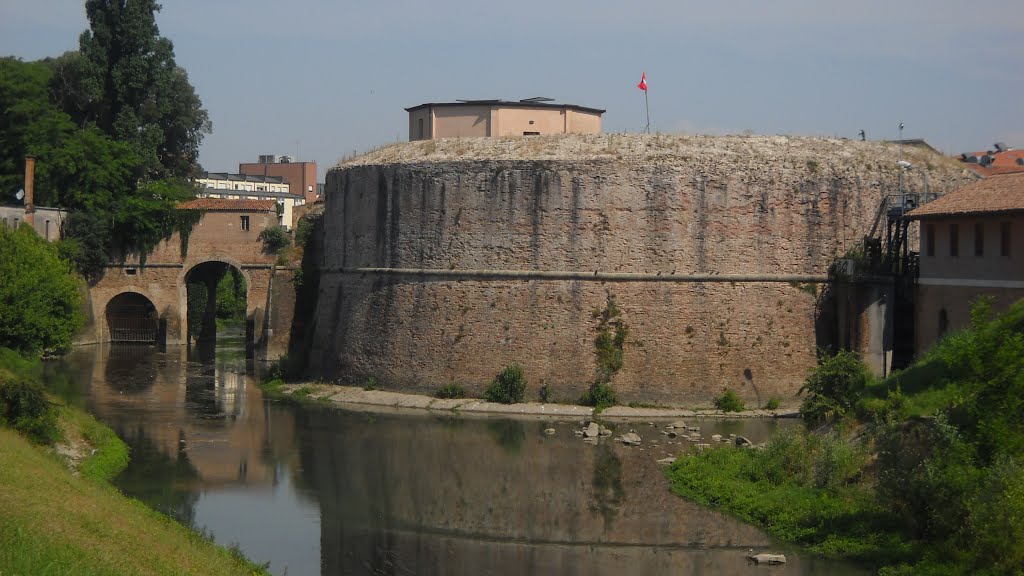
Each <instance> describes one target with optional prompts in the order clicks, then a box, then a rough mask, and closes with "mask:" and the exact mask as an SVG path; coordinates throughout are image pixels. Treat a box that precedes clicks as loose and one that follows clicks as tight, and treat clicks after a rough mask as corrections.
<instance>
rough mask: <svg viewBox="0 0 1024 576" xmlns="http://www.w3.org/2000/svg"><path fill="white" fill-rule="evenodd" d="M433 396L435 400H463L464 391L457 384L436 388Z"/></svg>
mask: <svg viewBox="0 0 1024 576" xmlns="http://www.w3.org/2000/svg"><path fill="white" fill-rule="evenodd" d="M434 396H435V397H437V398H465V397H466V391H465V390H463V388H462V386H459V385H458V384H448V385H446V386H441V387H440V388H438V389H437V392H434Z"/></svg>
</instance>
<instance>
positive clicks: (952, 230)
mask: <svg viewBox="0 0 1024 576" xmlns="http://www.w3.org/2000/svg"><path fill="white" fill-rule="evenodd" d="M949 255H950V256H954V257H956V256H959V255H960V226H959V225H957V224H950V225H949Z"/></svg>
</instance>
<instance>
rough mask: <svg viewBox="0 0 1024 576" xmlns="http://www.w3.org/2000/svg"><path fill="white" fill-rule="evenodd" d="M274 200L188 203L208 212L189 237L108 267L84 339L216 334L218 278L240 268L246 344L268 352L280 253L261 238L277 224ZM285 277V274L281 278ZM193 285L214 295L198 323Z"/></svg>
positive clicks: (169, 340) (161, 339) (93, 295)
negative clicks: (143, 260) (268, 248)
mask: <svg viewBox="0 0 1024 576" xmlns="http://www.w3.org/2000/svg"><path fill="white" fill-rule="evenodd" d="M274 204H275V203H274V201H272V200H267V201H264V200H219V199H209V198H204V199H197V200H194V201H191V202H187V203H185V204H183V205H181V208H182V209H192V210H202V212H203V215H202V217H201V219H200V220H199V222H198V223H197V224H196V225H195V226H193V228H192V230H191V231H190V233H189V234H188V237H187V241H185V242H183V241H182V238H181V236H180V235H179V234H177V233H175V234H174V235H173V236H172V237H171V238H170V239H168V240H166V241H164V242H161V243H160V245H158V246H157V247H156V249H155V250H154V251H153V252H152V253H151V254H149V255H148V257H147V259H146V263H145V264H142V263H141V262H140V261H139V259H138V258H137V257H136V258H131V259H128V260H127V261H126V262H124V263H120V264H110V265H108V266H107V267H106V269H105V271H104V273H103V275H102V277H101V278H99V280H97V281H96V282H95V283H94V284H92V285H91V286H90V288H89V305H90V308H91V313H92V314H91V317H92V322H91V326H88V327H87V330H86V332H85V333H84V334H82V337H80V339H79V341H80V342H81V343H86V342H138V343H161V344H164V343H165V344H168V345H173V344H184V343H187V342H189V340H190V338H191V339H192V340H195V339H196V338H197V333H198V334H202V337H204V338H207V337H212V336H213V334H214V333H215V331H216V326H215V316H214V314H213V312H214V309H215V308H216V294H217V283H218V281H219V280H220V279H221V278H222V277H223V276H224V275H225V274H226V273H228V272H229V271H230V270H232V269H234V270H236V271H237V272H238V273H237V274H235V275H234V276H235V277H240V278H241V279H244V286H245V317H246V336H247V349H248V350H250V351H253V350H257V349H262V350H263V351H266V348H267V345H268V341H269V339H270V336H271V335H272V334H273V329H272V325H271V324H270V322H269V320H270V318H269V316H268V314H267V311H268V310H271V309H272V308H273V306H274V302H273V293H274V290H273V286H274V282H275V265H274V263H275V260H276V256H275V255H273V254H267V253H265V252H264V251H263V244H262V242H260V241H259V239H258V236H259V234H260V232H261V231H262V230H264V229H265V228H268V227H272V226H275V225H277V223H278V217H277V211H276V207H275V205H274ZM285 278H287V277H284V278H282V275H280V274H278V282H287V280H286V279H285ZM189 284H193V285H196V284H198V285H199V286H200V289H201V288H202V287H205V289H206V293H207V296H208V297H209V301H208V303H207V304H208V305H207V306H206V307H205V310H203V311H202V318H201V319H199V318H197V319H194V320H193V322H191V323H190V322H189V321H188V315H189V294H188V292H189V290H188V285H189ZM195 289H196V288H195V287H194V288H193V290H195ZM193 313H194V314H195V313H197V312H196V311H195V310H193ZM190 324H191V325H192V330H190V329H189V326H190ZM285 332H286V331H285Z"/></svg>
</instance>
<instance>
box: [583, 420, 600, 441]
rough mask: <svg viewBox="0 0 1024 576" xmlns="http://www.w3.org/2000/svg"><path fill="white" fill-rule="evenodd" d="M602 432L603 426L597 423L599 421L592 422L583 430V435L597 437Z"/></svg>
mask: <svg viewBox="0 0 1024 576" xmlns="http://www.w3.org/2000/svg"><path fill="white" fill-rule="evenodd" d="M600 434H601V427H600V426H598V425H597V422H591V423H590V425H588V426H587V427H586V428H585V429H584V430H583V435H584V436H586V437H587V438H597V437H598V435H600Z"/></svg>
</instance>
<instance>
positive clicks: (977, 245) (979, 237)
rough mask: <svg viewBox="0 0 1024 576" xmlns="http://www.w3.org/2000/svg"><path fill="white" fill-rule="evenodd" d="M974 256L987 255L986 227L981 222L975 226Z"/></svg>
mask: <svg viewBox="0 0 1024 576" xmlns="http://www.w3.org/2000/svg"><path fill="white" fill-rule="evenodd" d="M974 255H975V256H984V255H985V225H984V224H982V223H981V222H978V223H977V224H975V225H974Z"/></svg>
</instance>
